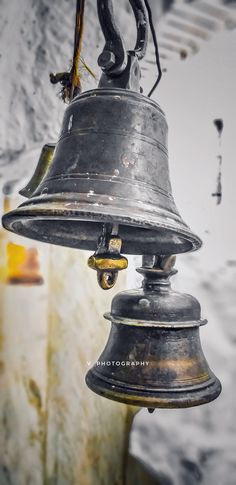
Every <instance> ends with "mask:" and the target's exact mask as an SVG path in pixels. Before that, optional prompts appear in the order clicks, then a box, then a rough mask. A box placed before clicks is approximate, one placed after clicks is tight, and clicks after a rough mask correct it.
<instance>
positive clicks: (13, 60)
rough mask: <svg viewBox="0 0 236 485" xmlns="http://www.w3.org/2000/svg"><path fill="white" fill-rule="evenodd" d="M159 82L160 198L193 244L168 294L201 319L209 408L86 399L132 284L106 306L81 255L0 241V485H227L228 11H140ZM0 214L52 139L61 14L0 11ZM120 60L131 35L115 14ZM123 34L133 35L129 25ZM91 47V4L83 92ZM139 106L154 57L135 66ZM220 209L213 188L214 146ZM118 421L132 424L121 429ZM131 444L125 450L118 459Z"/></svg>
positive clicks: (234, 258)
mask: <svg viewBox="0 0 236 485" xmlns="http://www.w3.org/2000/svg"><path fill="white" fill-rule="evenodd" d="M150 5H151V7H152V10H153V17H154V21H155V25H156V30H157V35H158V40H159V46H160V54H161V63H162V68H163V78H162V81H161V83H160V85H159V87H158V89H157V91H156V92H155V94H154V96H153V98H154V99H155V100H156V101H157V102H158V103H159V104H160V105H161V107H162V109H163V110H164V111H165V113H166V116H167V121H168V125H169V160H170V162H169V163H170V173H171V181H172V188H173V194H174V198H175V201H176V204H177V207H178V209H179V211H180V213H181V215H182V216H183V218H184V220H185V221H186V222H187V223H188V224H189V226H190V227H191V228H192V229H193V231H194V232H195V233H197V234H198V235H199V236H200V237H201V238H202V240H203V248H202V249H201V250H200V251H198V252H196V253H193V254H190V255H188V254H185V255H181V256H179V257H178V258H177V263H176V266H177V268H178V270H179V273H178V274H177V276H175V277H174V278H173V287H174V288H175V289H177V290H179V291H184V292H186V293H190V294H192V295H194V296H195V297H197V298H198V300H199V301H200V303H201V306H202V313H203V316H204V317H206V318H207V319H208V321H209V323H208V325H207V326H206V327H204V328H203V329H202V330H201V340H202V345H203V350H204V353H205V355H206V358H207V360H208V362H209V365H210V367H211V368H212V370H213V371H214V372H215V374H216V375H217V376H218V377H219V379H220V380H221V382H222V386H223V391H222V394H221V396H220V397H219V398H218V399H217V400H216V401H215V402H213V403H211V404H208V405H205V406H202V407H199V408H193V409H189V410H157V411H156V412H155V413H154V414H148V412H147V410H142V411H140V412H138V414H136V416H135V418H134V421H133V425H132V419H133V417H134V415H135V411H134V410H133V409H129V408H128V406H124V405H122V404H116V403H114V402H112V401H107V400H106V399H103V398H100V397H98V396H95V395H93V394H92V393H91V392H90V391H89V390H88V389H87V388H86V386H85V384H84V375H85V373H86V371H87V370H88V368H89V367H90V366H91V365H92V363H93V362H94V361H95V360H96V359H97V358H98V356H99V355H100V352H101V350H102V348H103V346H104V343H105V342H106V338H107V335H108V332H109V328H108V327H109V326H108V324H107V323H106V322H105V320H104V319H103V318H102V315H103V313H104V311H109V308H110V302H111V299H112V297H113V296H114V294H115V293H116V292H117V291H119V289H125V288H133V287H135V286H137V285H139V278H138V277H137V276H136V274H135V267H136V266H139V264H140V260H139V258H137V257H136V258H135V257H133V258H132V257H130V258H129V263H130V264H129V269H128V271H127V272H126V274H125V275H121V276H120V277H119V284H118V287H117V286H116V288H115V289H114V290H112V291H111V292H109V293H108V294H107V292H102V290H100V289H99V288H98V287H97V283H96V276H95V275H94V273H93V272H91V271H90V269H88V268H87V263H86V261H87V257H88V254H86V253H85V252H81V251H76V250H70V249H66V248H60V247H55V246H50V247H49V246H47V245H46V244H40V243H36V242H34V241H31V240H26V239H23V238H20V237H17V236H15V235H13V234H10V233H7V232H6V231H5V230H3V229H1V230H0V423H1V426H0V484H1V485H7V484H14V485H18V484H19V485H25V484H33V485H40V484H50V485H51V484H60V485H64V484H65V485H66V484H75V485H77V484H78V485H93V484H96V485H103V484H104V485H113V484H114V485H118V484H119V485H120V484H122V485H123V484H125V483H127V484H136V485H139V484H140V485H145V484H147V485H148V484H160V485H172V484H173V485H194V484H197V483H201V484H203V485H213V484H214V485H215V484H219V485H221V484H222V485H234V484H235V483H236V421H235V411H236V408H235V402H236V391H235V381H234V379H235V378H236V360H235V353H236V326H235V314H236V298H235V294H236V283H235V282H236V255H235V233H236V231H235V221H234V210H235V207H236V205H235V202H236V192H235V180H236V160H235V139H236V137H235V135H236V124H235V113H236V95H235V86H236V56H235V52H236V2H235V1H233V0H232V1H230V0H228V1H226V0H225V1H220V0H215V1H211V0H205V1H201V0H199V1H198V0H192V1H187V0H186V1H184V0H182V1H181V0H176V1H173V0H172V1H171V0H169V1H168V0H160V1H158V0H152V1H151V0H150ZM0 6H1V11H0V39H1V47H0V77H1V80H2V89H1V91H0V100H1V117H0V191H1V195H0V208H1V214H3V213H4V212H6V211H7V210H9V209H11V208H14V207H15V206H17V205H18V204H19V203H20V202H21V201H23V198H22V197H20V196H19V195H18V190H19V189H20V188H22V187H23V186H24V184H25V183H26V182H27V181H28V180H29V178H30V176H31V175H32V173H33V171H34V168H35V166H36V164H37V161H38V157H39V153H40V150H41V147H42V145H43V144H44V143H47V142H55V141H56V140H57V137H58V134H59V130H60V126H61V122H62V117H63V113H64V110H65V105H64V104H63V102H62V101H61V100H60V97H59V93H58V91H59V89H58V87H55V86H52V85H51V84H50V82H49V73H50V72H58V71H59V72H60V71H63V70H65V69H67V68H68V69H69V67H70V63H69V60H70V59H71V58H72V53H73V41H74V13H75V2H72V1H68V0H54V1H53V2H52V1H50V0H21V2H20V3H19V2H18V1H17V0H11V2H9V1H8V0H1V1H0ZM114 7H115V12H116V15H117V18H118V20H119V25H120V29H121V31H122V32H123V33H124V38H125V42H126V44H127V48H132V46H133V43H134V39H135V23H134V20H133V17H132V15H131V11H130V7H129V4H128V2H127V1H125V0H121V1H119V2H114ZM132 26H133V28H131V27H132ZM103 45H104V40H103V37H102V34H101V31H100V27H99V24H98V19H97V13H96V2H95V1H93V0H87V6H86V12H85V33H84V41H83V52H82V54H83V58H84V60H85V62H86V63H87V64H88V65H89V67H90V68H91V69H92V70H93V71H94V72H95V73H96V76H97V80H94V79H93V78H92V77H91V76H90V75H89V73H87V72H86V70H84V71H83V72H82V73H81V76H82V85H83V89H84V90H86V89H90V88H92V87H95V86H96V85H97V82H98V79H99V76H100V73H99V69H98V67H97V57H98V55H99V53H100V52H101V49H102V47H103ZM141 67H142V75H143V77H142V86H143V89H144V94H147V92H148V90H149V88H150V87H151V86H152V84H153V82H154V80H155V76H156V68H155V59H154V48H153V46H152V44H151V41H150V45H149V49H148V54H147V56H146V59H145V60H144V61H143V62H142V65H141ZM216 118H221V119H222V120H223V123H224V129H223V133H222V141H221V154H222V199H221V201H220V204H217V198H216V197H212V193H215V192H216V191H217V177H218V172H219V160H218V155H219V137H218V133H217V130H216V127H215V125H214V123H213V120H214V119H216ZM131 425H132V427H131ZM128 448H129V452H128Z"/></svg>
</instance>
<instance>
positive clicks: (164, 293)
mask: <svg viewBox="0 0 236 485" xmlns="http://www.w3.org/2000/svg"><path fill="white" fill-rule="evenodd" d="M149 259H150V258H149ZM147 262H148V258H146V259H145V258H144V266H143V267H142V268H141V269H139V270H138V271H139V272H140V273H141V274H143V275H144V281H143V288H142V289H141V290H137V291H124V292H122V293H119V294H118V295H116V296H115V298H114V299H113V302H112V308H111V313H110V314H106V315H105V318H107V319H108V320H110V321H111V322H112V326H111V332H110V336H109V339H108V342H107V345H106V347H105V349H104V351H103V353H102V354H101V356H100V358H99V360H98V361H97V363H96V364H95V365H94V367H93V368H92V369H91V370H89V372H88V373H87V376H86V383H87V385H88V387H89V388H90V389H91V390H92V391H94V392H96V393H97V394H99V395H101V396H104V397H107V398H109V399H113V400H115V401H120V402H123V403H127V404H132V405H137V406H143V407H147V408H149V409H153V408H156V407H160V408H181V407H191V406H197V405H199V404H204V403H207V402H210V401H212V400H214V399H216V397H217V396H218V395H219V394H220V392H221V384H220V382H219V380H218V379H217V378H216V377H215V375H214V374H213V373H212V371H211V370H210V368H209V366H208V364H207V361H206V359H205V357H204V354H203V351H202V347H201V343H200V337H199V327H200V326H201V325H204V324H205V323H206V320H202V319H201V308H200V305H199V303H198V301H197V300H196V299H195V298H193V297H192V296H190V295H186V294H181V293H177V292H174V291H173V290H171V288H170V282H169V278H170V276H171V275H173V274H175V272H176V271H175V270H174V269H173V263H174V258H173V257H167V258H166V257H156V258H154V261H153V264H152V265H150V262H149V264H146V263H147Z"/></svg>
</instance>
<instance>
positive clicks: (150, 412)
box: [147, 408, 155, 414]
mask: <svg viewBox="0 0 236 485" xmlns="http://www.w3.org/2000/svg"><path fill="white" fill-rule="evenodd" d="M147 410H148V412H149V414H153V413H154V411H155V408H147Z"/></svg>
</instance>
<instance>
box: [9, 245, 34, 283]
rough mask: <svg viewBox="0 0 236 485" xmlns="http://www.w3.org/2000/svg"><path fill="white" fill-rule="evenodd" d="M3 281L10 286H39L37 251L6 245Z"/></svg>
mask: <svg viewBox="0 0 236 485" xmlns="http://www.w3.org/2000/svg"><path fill="white" fill-rule="evenodd" d="M5 273H6V279H5V281H6V282H7V283H8V284H11V285H41V284H42V283H43V277H42V275H41V274H40V268H39V261H38V251H37V249H36V248H26V247H24V246H21V245H19V244H14V243H12V242H9V243H8V244H7V265H6V272H5Z"/></svg>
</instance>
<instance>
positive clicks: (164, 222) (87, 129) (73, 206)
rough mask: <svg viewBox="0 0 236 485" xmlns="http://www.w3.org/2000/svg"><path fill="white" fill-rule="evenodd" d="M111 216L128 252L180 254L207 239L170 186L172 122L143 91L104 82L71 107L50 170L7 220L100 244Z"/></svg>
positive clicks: (48, 237) (31, 232) (9, 224)
mask: <svg viewBox="0 0 236 485" xmlns="http://www.w3.org/2000/svg"><path fill="white" fill-rule="evenodd" d="M104 223H113V224H116V225H119V236H120V237H121V239H122V248H121V251H122V252H124V253H128V254H129V253H130V254H154V253H155V254H156V253H159V254H172V253H174V254H176V253H182V252H187V251H191V250H194V249H197V248H198V247H199V246H200V245H201V241H200V239H199V238H198V237H197V236H195V235H194V234H193V233H192V232H191V230H190V229H189V228H188V226H187V225H186V224H185V223H184V222H183V220H182V218H181V217H180V215H179V213H178V211H177V209H176V206H175V203H174V200H173V197H172V192H171V185H170V180H169V169H168V152H167V123H166V119H165V115H164V113H163V112H162V110H161V109H160V107H159V106H158V105H157V104H156V103H155V102H154V101H153V100H151V99H150V98H147V97H145V96H142V95H141V94H139V93H136V92H132V91H128V90H125V89H116V88H109V89H107V88H104V89H102V88H100V89H96V90H92V91H88V92H85V93H83V94H81V95H79V96H77V97H76V98H75V99H74V100H73V101H72V102H71V103H70V105H69V106H68V107H67V109H66V112H65V116H64V120H63V125H62V130H61V134H60V138H59V141H58V143H57V145H56V149H55V152H54V157H53V160H52V163H50V164H49V166H48V171H47V173H46V174H44V177H43V179H42V180H41V182H40V183H39V185H38V186H37V188H36V189H35V191H34V193H33V194H32V195H31V197H30V199H29V200H27V201H26V202H24V203H23V204H22V205H21V206H20V207H19V208H18V209H16V210H15V211H13V212H11V213H10V214H6V215H5V216H4V218H3V225H4V227H5V228H7V229H10V230H11V231H14V232H16V233H18V234H22V235H23V236H26V237H30V238H33V239H38V240H40V241H45V242H49V243H53V244H59V245H64V246H70V247H76V248H81V249H89V250H95V249H96V247H97V240H98V237H99V235H100V234H101V232H102V227H103V224H104Z"/></svg>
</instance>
